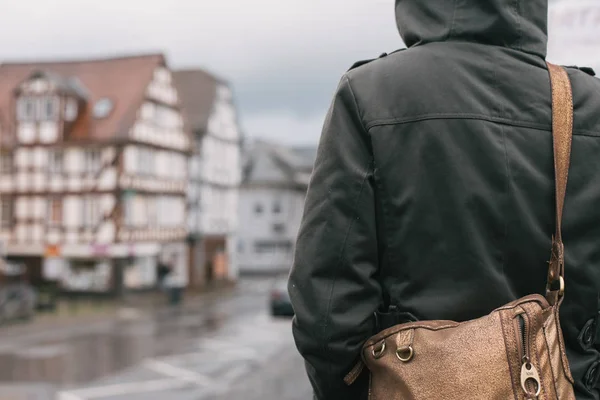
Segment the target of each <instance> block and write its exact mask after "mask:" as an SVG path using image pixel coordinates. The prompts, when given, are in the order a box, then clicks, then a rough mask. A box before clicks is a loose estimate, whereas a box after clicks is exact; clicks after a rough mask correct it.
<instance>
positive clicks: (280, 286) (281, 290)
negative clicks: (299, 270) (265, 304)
mask: <svg viewBox="0 0 600 400" xmlns="http://www.w3.org/2000/svg"><path fill="white" fill-rule="evenodd" d="M270 308H271V315H273V316H289V317H291V316H293V315H294V309H293V308H292V302H291V301H290V296H289V294H288V290H287V276H286V277H285V278H283V277H282V278H278V279H276V281H275V283H274V284H273V286H272V287H271V291H270Z"/></svg>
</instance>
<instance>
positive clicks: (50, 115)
mask: <svg viewBox="0 0 600 400" xmlns="http://www.w3.org/2000/svg"><path fill="white" fill-rule="evenodd" d="M57 100H58V99H57V98H56V97H53V96H46V97H42V98H40V99H39V105H40V106H39V107H40V108H39V110H40V120H42V121H54V120H56V117H57V116H58V112H57V111H58V107H57V105H58V101H57Z"/></svg>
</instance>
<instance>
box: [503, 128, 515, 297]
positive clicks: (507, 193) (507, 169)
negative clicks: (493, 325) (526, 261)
mask: <svg viewBox="0 0 600 400" xmlns="http://www.w3.org/2000/svg"><path fill="white" fill-rule="evenodd" d="M500 131H501V132H502V147H503V148H504V162H505V167H506V185H505V190H506V209H509V208H510V207H509V203H510V182H511V173H510V160H509V159H508V149H507V147H506V132H505V131H504V126H503V125H500ZM502 214H503V219H504V232H503V237H502V279H503V280H504V281H505V282H506V271H505V268H506V258H507V257H506V249H507V247H508V246H507V238H508V218H507V216H506V214H505V213H502ZM507 286H508V290H509V291H512V290H511V289H512V288H511V287H510V285H508V284H507Z"/></svg>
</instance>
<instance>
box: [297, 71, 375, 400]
mask: <svg viewBox="0 0 600 400" xmlns="http://www.w3.org/2000/svg"><path fill="white" fill-rule="evenodd" d="M373 168H374V166H373V154H372V148H371V141H370V138H369V136H368V133H367V132H366V130H365V129H364V127H363V123H362V121H361V117H360V115H359V110H358V106H357V101H356V98H355V97H354V93H353V92H352V88H351V86H350V81H349V79H348V77H347V76H344V77H343V78H342V81H341V82H340V85H339V87H338V90H337V93H336V95H335V97H334V100H333V103H332V104H331V107H330V109H329V112H328V114H327V117H326V119H325V125H324V128H323V132H322V135H321V139H320V143H319V148H318V152H317V159H316V162H315V166H314V170H313V174H312V177H311V181H310V185H309V188H308V193H307V197H306V203H305V206H304V214H303V217H302V223H301V226H300V231H299V234H298V239H297V244H296V250H295V256H294V265H293V267H292V270H291V273H290V279H289V283H288V290H289V293H290V297H291V301H292V305H293V307H294V311H295V317H294V321H293V334H294V339H295V342H296V346H297V348H298V350H299V351H300V353H301V355H302V356H303V357H304V359H305V364H306V369H307V373H308V376H309V379H310V381H311V384H312V386H313V388H314V393H315V398H316V399H319V400H335V399H344V400H353V399H357V400H358V399H366V390H367V382H368V379H367V378H368V376H367V378H365V375H367V374H365V373H363V374H362V377H361V378H360V379H359V380H357V381H356V382H355V383H354V385H352V386H350V387H348V386H346V384H345V383H344V381H343V378H344V376H345V375H346V373H348V372H349V371H350V370H351V369H352V367H353V366H354V364H355V363H356V361H358V359H359V356H360V351H361V346H362V344H363V343H364V342H365V341H366V340H367V339H368V338H369V337H370V336H371V335H372V334H374V319H373V312H374V311H375V310H376V309H377V307H378V305H379V304H380V298H381V290H380V286H379V283H378V282H377V280H376V279H375V274H376V273H377V270H378V244H377V234H376V230H377V229H376V218H375V214H376V212H375V189H374V186H375V185H374V180H373V175H374V174H373Z"/></svg>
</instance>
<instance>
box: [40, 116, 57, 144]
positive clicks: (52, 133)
mask: <svg viewBox="0 0 600 400" xmlns="http://www.w3.org/2000/svg"><path fill="white" fill-rule="evenodd" d="M58 131H59V125H58V123H57V122H55V121H43V122H41V123H40V126H39V135H40V137H39V139H40V142H42V143H54V142H56V141H57V140H58Z"/></svg>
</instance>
